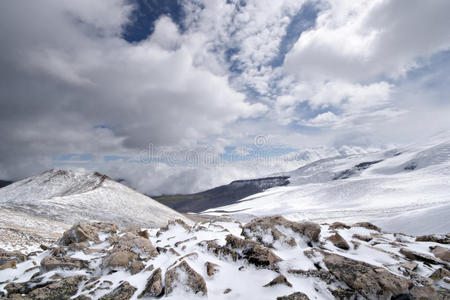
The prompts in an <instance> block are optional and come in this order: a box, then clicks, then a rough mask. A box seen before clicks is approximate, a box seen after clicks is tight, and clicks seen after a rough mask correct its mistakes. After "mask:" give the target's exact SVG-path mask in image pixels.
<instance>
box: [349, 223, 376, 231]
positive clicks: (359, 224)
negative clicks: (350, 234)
mask: <svg viewBox="0 0 450 300" xmlns="http://www.w3.org/2000/svg"><path fill="white" fill-rule="evenodd" d="M352 227H363V228H367V229H370V230H375V231H378V232H381V228H380V227H378V226H375V225H373V224H372V223H369V222H358V223H355V224H353V225H352Z"/></svg>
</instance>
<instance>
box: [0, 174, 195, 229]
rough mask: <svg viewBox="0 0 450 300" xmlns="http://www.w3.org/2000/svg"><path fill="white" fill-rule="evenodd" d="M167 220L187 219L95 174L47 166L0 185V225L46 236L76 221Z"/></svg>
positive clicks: (144, 222)
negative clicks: (36, 173) (38, 171)
mask: <svg viewBox="0 0 450 300" xmlns="http://www.w3.org/2000/svg"><path fill="white" fill-rule="evenodd" d="M171 219H183V220H185V221H186V222H189V221H188V220H186V218H185V217H184V216H183V215H181V214H179V213H177V212H176V211H174V210H172V209H170V208H168V207H166V206H164V205H162V204H160V203H158V202H156V201H154V200H153V199H151V198H149V197H147V196H145V195H142V194H140V193H138V192H136V191H134V190H132V189H130V188H128V187H126V186H124V185H122V184H120V183H118V182H116V181H114V180H112V179H110V178H109V177H108V176H105V175H102V174H99V173H93V174H86V173H82V172H75V171H63V170H49V171H46V172H44V173H42V174H40V175H37V176H32V177H29V178H26V179H24V180H21V181H18V182H15V183H13V184H11V185H8V186H6V187H4V188H2V189H0V225H1V226H0V227H1V228H17V229H20V230H25V231H26V230H33V231H39V232H38V233H41V234H43V235H47V234H48V233H52V232H54V230H53V229H54V228H60V230H64V229H65V228H66V227H67V226H71V225H73V224H74V223H76V222H79V221H92V220H98V221H111V222H115V223H117V224H119V225H120V226H122V227H127V226H134V225H140V226H149V227H159V226H162V225H164V224H166V223H167V221H169V220H171ZM64 224H65V225H66V226H63V225H64ZM61 228H62V229H61Z"/></svg>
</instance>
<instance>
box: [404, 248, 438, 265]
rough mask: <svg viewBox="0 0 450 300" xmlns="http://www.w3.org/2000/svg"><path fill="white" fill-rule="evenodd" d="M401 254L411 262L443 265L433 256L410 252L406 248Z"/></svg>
mask: <svg viewBox="0 0 450 300" xmlns="http://www.w3.org/2000/svg"><path fill="white" fill-rule="evenodd" d="M400 253H401V254H403V255H404V256H405V257H406V258H409V259H411V260H419V261H423V262H426V263H429V264H433V265H439V264H441V263H440V262H439V261H437V260H436V259H435V258H434V257H433V256H431V255H428V254H425V253H420V252H416V251H412V250H409V249H406V248H401V249H400Z"/></svg>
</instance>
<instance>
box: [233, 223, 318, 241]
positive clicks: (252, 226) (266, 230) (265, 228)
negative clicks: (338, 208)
mask: <svg viewBox="0 0 450 300" xmlns="http://www.w3.org/2000/svg"><path fill="white" fill-rule="evenodd" d="M280 226H282V227H285V228H287V229H291V230H292V231H293V232H296V233H298V234H300V235H302V236H303V237H304V238H305V239H306V242H307V243H311V242H318V241H319V235H320V226H319V225H318V224H316V223H312V222H292V221H289V220H287V219H285V218H283V217H281V216H272V217H264V218H256V219H253V220H252V221H250V222H249V223H247V224H246V225H245V226H244V227H243V228H242V233H241V234H242V235H243V236H244V237H246V238H254V239H256V241H258V242H259V243H261V244H263V245H265V246H267V247H272V246H273V245H272V244H273V242H275V241H280V242H284V243H287V244H288V245H291V246H296V243H295V239H293V238H290V237H288V236H287V235H286V234H284V233H282V232H281V231H280V230H279V229H278V228H277V227H280ZM267 234H270V235H271V240H272V241H271V242H267V237H266V235H267Z"/></svg>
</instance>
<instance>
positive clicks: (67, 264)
mask: <svg viewBox="0 0 450 300" xmlns="http://www.w3.org/2000/svg"><path fill="white" fill-rule="evenodd" d="M88 267H89V262H88V261H86V260H81V259H77V258H72V257H68V256H62V257H58V256H53V255H48V256H46V257H45V258H44V259H43V260H42V261H41V273H44V272H48V271H51V270H54V269H58V268H61V269H69V270H73V269H86V268H88Z"/></svg>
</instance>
